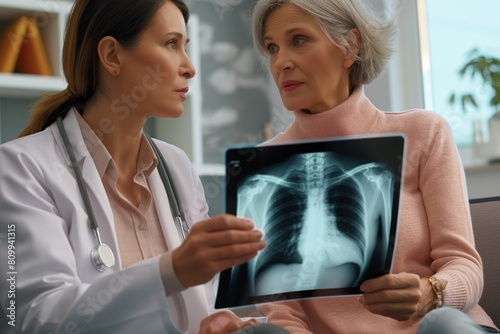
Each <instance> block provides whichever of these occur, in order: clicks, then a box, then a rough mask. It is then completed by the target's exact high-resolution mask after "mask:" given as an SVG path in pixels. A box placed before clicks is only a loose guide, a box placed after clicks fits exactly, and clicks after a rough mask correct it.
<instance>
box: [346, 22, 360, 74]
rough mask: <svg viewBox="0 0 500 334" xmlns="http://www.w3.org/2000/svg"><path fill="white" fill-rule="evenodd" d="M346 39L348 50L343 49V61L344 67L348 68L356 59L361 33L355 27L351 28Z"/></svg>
mask: <svg viewBox="0 0 500 334" xmlns="http://www.w3.org/2000/svg"><path fill="white" fill-rule="evenodd" d="M347 37H348V41H349V46H350V50H345V54H344V55H345V61H344V67H345V68H349V67H351V66H352V64H354V62H355V61H356V58H357V56H359V51H360V50H361V43H362V42H363V39H362V38H361V33H360V32H359V30H358V29H357V28H353V29H351V30H350V31H349V33H348V35H347Z"/></svg>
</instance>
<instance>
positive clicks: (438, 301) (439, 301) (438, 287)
mask: <svg viewBox="0 0 500 334" xmlns="http://www.w3.org/2000/svg"><path fill="white" fill-rule="evenodd" d="M428 280H429V283H430V284H431V287H432V291H434V295H435V296H436V298H435V299H434V301H433V302H432V310H433V309H436V308H439V307H441V306H443V290H444V287H443V284H441V281H440V280H439V279H437V278H436V277H434V276H431V277H429V278H428ZM445 286H446V285H445Z"/></svg>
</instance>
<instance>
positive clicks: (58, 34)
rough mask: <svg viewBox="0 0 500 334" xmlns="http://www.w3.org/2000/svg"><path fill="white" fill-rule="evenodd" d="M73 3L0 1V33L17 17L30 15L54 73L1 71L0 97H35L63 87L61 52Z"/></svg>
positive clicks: (27, 0) (25, 0)
mask: <svg viewBox="0 0 500 334" xmlns="http://www.w3.org/2000/svg"><path fill="white" fill-rule="evenodd" d="M72 4H73V3H72V1H54V0H52V1H37V0H22V1H20V0H0V34H1V33H2V32H3V30H4V29H5V28H6V27H7V26H8V25H9V23H11V22H12V21H13V20H15V19H17V18H18V17H20V16H22V15H24V16H28V17H32V18H33V19H34V20H35V22H36V24H37V26H38V28H39V30H40V34H41V37H42V40H43V43H44V46H45V51H46V52H47V58H48V60H49V64H50V67H51V69H52V73H53V76H40V75H29V74H20V73H0V98H1V97H9V98H11V97H12V98H20V97H21V98H23V97H29V98H36V97H39V96H40V95H41V93H43V92H56V91H60V90H62V89H64V88H65V87H66V82H65V80H64V78H63V76H62V70H61V53H62V52H61V51H62V45H63V38H64V30H65V28H66V21H67V18H68V14H69V12H70V11H71V7H72Z"/></svg>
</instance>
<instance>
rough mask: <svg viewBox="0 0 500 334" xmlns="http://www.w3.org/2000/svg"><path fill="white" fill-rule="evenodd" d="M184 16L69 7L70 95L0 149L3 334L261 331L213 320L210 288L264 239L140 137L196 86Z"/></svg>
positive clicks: (46, 105) (39, 109) (127, 5)
mask: <svg viewBox="0 0 500 334" xmlns="http://www.w3.org/2000/svg"><path fill="white" fill-rule="evenodd" d="M188 16H189V13H188V9H187V7H186V5H185V4H184V3H183V2H182V1H181V0H142V1H136V0H107V1H102V0H77V1H76V2H75V4H74V8H73V11H72V13H71V16H70V19H69V24H68V27H67V32H66V37H65V41H64V49H63V68H64V75H65V77H66V79H67V82H68V87H67V89H65V90H63V91H61V92H59V93H57V94H54V95H48V96H46V97H44V98H42V99H41V100H40V101H38V102H37V104H36V105H35V107H34V110H33V114H32V119H31V121H30V123H29V125H28V126H27V128H26V129H25V130H24V131H23V132H22V133H21V134H20V137H21V138H19V139H16V140H14V141H11V142H8V143H5V144H3V145H1V146H0V162H1V169H0V179H1V180H2V187H1V188H0V212H1V214H0V228H1V231H0V244H1V245H2V252H1V254H2V259H1V260H0V263H1V264H0V268H1V270H2V273H4V274H6V273H8V274H7V280H6V279H2V280H1V283H0V292H1V293H0V302H1V308H2V312H3V313H5V315H6V316H7V317H6V318H5V317H2V320H1V325H0V332H2V333H9V332H17V333H30V334H37V333H182V332H187V333H198V332H199V331H200V332H202V333H205V332H207V333H226V332H230V331H234V330H237V329H239V328H241V327H244V326H246V325H249V324H252V323H253V322H252V321H249V322H243V321H241V320H238V319H237V318H236V317H235V316H234V315H232V313H229V312H227V311H226V312H219V313H215V315H212V316H210V317H209V318H205V317H206V316H207V315H208V314H209V305H210V296H209V295H210V293H209V292H208V293H207V290H209V289H205V288H206V286H204V285H203V284H204V283H207V282H209V281H210V280H211V279H212V278H213V276H214V275H215V274H216V273H217V272H219V271H221V270H223V269H226V268H229V267H230V266H233V265H237V264H241V263H244V262H246V261H248V260H249V259H251V258H252V257H254V256H255V255H256V254H257V252H258V251H259V250H261V249H263V248H264V246H265V244H264V242H263V241H262V240H261V239H262V234H261V232H259V231H257V230H255V229H254V227H253V224H252V223H251V222H250V221H248V220H245V219H238V218H236V217H234V216H230V215H221V216H217V217H215V218H212V219H209V217H208V215H207V212H208V208H207V204H206V202H205V199H204V193H203V188H202V185H201V183H200V180H199V178H198V177H197V176H196V175H195V172H194V171H193V168H192V166H191V165H190V162H189V160H188V158H187V156H186V155H185V154H184V153H183V152H182V151H181V150H180V149H179V148H177V147H174V146H172V145H169V144H167V143H164V142H159V141H154V142H155V143H156V145H157V148H155V145H152V144H150V142H149V139H148V138H147V136H146V135H145V134H144V133H143V126H144V123H145V122H146V120H147V119H148V118H149V117H167V118H176V117H179V116H180V115H181V114H182V111H183V109H182V103H183V102H184V101H185V100H186V93H187V91H188V79H190V78H191V77H193V75H194V74H195V69H194V68H193V66H192V64H191V62H190V60H189V58H188V56H187V54H186V51H185V47H186V43H187V42H188V38H187V34H186V23H187V20H188ZM156 149H158V150H159V151H160V152H161V154H162V156H163V158H164V160H165V161H162V159H161V158H159V156H157V155H156V154H155V150H156ZM163 163H166V165H167V167H168V169H169V173H168V174H162V173H161V171H162V170H163V169H162V168H160V167H161V165H162V164H163ZM80 174H81V178H79V175H80ZM165 175H167V180H164V181H167V182H168V180H169V181H170V182H171V183H173V184H174V189H171V188H170V187H167V186H164V184H163V182H162V177H163V176H165ZM167 191H170V194H169V195H167ZM172 191H174V192H175V191H176V192H177V194H176V195H177V196H174V195H175V193H172ZM175 198H177V202H176V201H175V200H174V199H175ZM178 206H180V208H178ZM179 209H180V211H181V212H182V213H180V212H179ZM173 213H174V214H175V215H176V217H174V216H173ZM93 218H95V220H94V219H93ZM194 223H196V224H194ZM193 224H194V225H193ZM188 228H190V229H191V230H190V234H187V232H188V231H187V230H188ZM184 238H185V240H184ZM4 254H5V255H4ZM7 254H8V257H7ZM212 297H213V296H212ZM2 312H0V313H2ZM203 318H205V320H204V321H203V324H202V328H201V329H200V322H201V320H202V319H203ZM235 318H236V319H235Z"/></svg>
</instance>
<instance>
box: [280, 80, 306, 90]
mask: <svg viewBox="0 0 500 334" xmlns="http://www.w3.org/2000/svg"><path fill="white" fill-rule="evenodd" d="M302 84H303V82H301V81H295V80H289V81H282V82H281V89H283V90H284V91H285V92H291V91H293V90H295V89H296V88H298V87H299V86H300V85H302Z"/></svg>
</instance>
